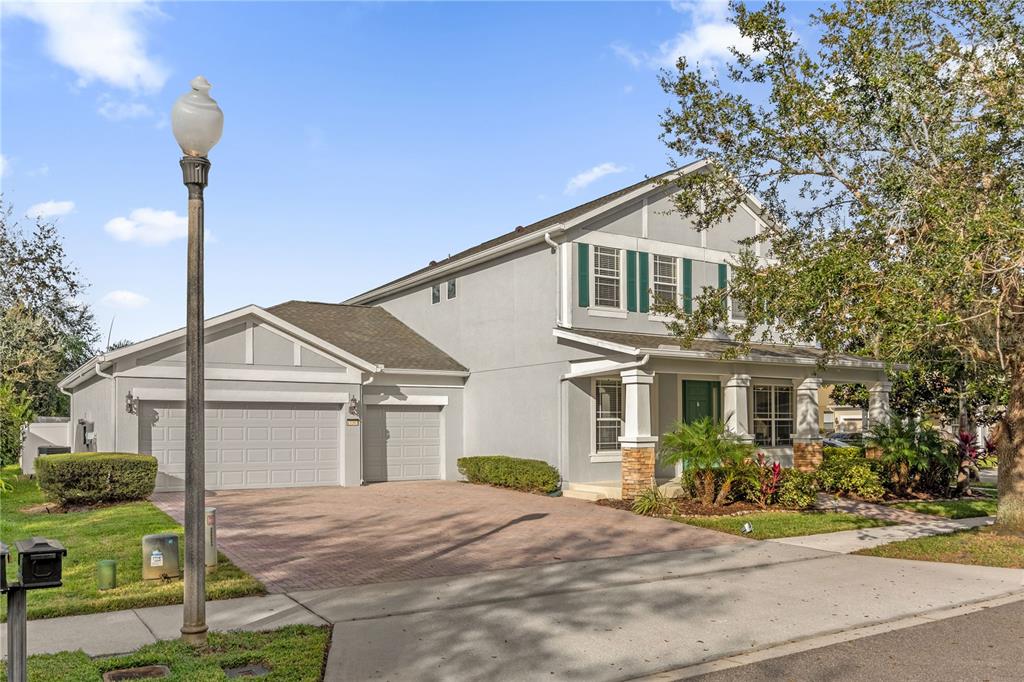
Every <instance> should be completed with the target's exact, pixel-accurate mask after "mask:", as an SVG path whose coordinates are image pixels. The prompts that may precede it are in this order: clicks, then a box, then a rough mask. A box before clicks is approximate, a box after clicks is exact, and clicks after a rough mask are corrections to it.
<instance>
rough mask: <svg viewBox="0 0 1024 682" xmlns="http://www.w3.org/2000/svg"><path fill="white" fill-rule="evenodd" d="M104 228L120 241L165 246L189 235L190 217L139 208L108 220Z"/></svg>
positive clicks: (171, 212)
mask: <svg viewBox="0 0 1024 682" xmlns="http://www.w3.org/2000/svg"><path fill="white" fill-rule="evenodd" d="M103 229H104V230H106V231H107V232H108V233H109V234H110V235H111V236H113V237H114V239H117V240H119V241H123V242H140V243H142V244H146V245H149V246H163V245H164V244H166V243H168V242H170V241H173V240H175V239H184V238H185V237H186V236H188V218H186V217H185V216H181V215H178V214H177V213H175V212H174V211H158V210H156V209H154V208H137V209H135V210H134V211H132V212H131V213H129V214H128V217H127V218H125V217H123V216H121V217H117V218H114V219H113V220H110V221H108V222H107V224H106V225H104V226H103Z"/></svg>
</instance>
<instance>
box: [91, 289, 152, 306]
mask: <svg viewBox="0 0 1024 682" xmlns="http://www.w3.org/2000/svg"><path fill="white" fill-rule="evenodd" d="M100 303H102V304H103V305H108V306H110V307H111V308H126V309H129V310H132V309H135V308H141V307H143V306H144V305H146V304H148V303H149V299H148V298H146V297H145V296H143V295H142V294H137V293H135V292H134V291H128V290H127V289H116V290H114V291H111V292H110V293H108V294H107V295H106V296H104V297H103V298H101V299H100Z"/></svg>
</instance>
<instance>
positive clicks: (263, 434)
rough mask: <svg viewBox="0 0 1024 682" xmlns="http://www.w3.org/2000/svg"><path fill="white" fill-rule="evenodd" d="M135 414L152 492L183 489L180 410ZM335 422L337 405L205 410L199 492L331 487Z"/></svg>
mask: <svg viewBox="0 0 1024 682" xmlns="http://www.w3.org/2000/svg"><path fill="white" fill-rule="evenodd" d="M140 412H141V414H140V418H139V452H145V453H150V454H152V455H153V456H155V457H156V458H157V461H158V462H159V470H160V475H159V476H158V478H157V489H158V490H182V489H184V486H185V408H184V404H183V403H180V402H148V401H147V402H143V403H142V407H141V410H140ZM340 419H341V414H340V406H339V405H330V404H324V405H316V404H296V403H280V404H278V403H209V404H208V406H207V409H206V487H207V488H209V489H211V490H217V489H225V488H277V487H295V486H313V485H337V484H338V482H339V479H338V471H339V462H340V457H341V444H340V437H341V421H340Z"/></svg>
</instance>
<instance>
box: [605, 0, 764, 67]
mask: <svg viewBox="0 0 1024 682" xmlns="http://www.w3.org/2000/svg"><path fill="white" fill-rule="evenodd" d="M672 9H674V10H675V11H677V12H679V13H681V14H685V15H687V16H688V17H689V21H690V26H689V28H688V29H687V30H685V31H683V32H682V33H679V34H677V35H675V36H674V37H673V38H671V39H669V40H666V41H665V42H663V43H661V44H660V45H658V49H657V51H656V52H654V53H653V54H649V53H647V52H637V51H635V50H633V49H632V48H631V47H630V46H628V45H625V44H622V43H615V44H613V45H612V50H613V51H614V52H615V54H616V55H618V56H619V57H620V58H622V59H623V60H624V61H626V62H627V63H628V64H630V65H631V66H633V67H638V66H640V65H645V66H648V67H650V68H653V69H662V68H667V69H671V68H673V67H674V66H675V65H676V62H677V61H679V58H680V57H686V60H687V62H689V63H690V64H699V65H700V66H701V67H702V68H705V69H714V68H715V67H716V66H717V65H719V64H721V63H723V62H725V61H727V60H729V59H730V58H731V57H732V52H731V51H730V48H731V47H737V48H739V49H740V50H742V51H744V52H748V53H750V52H753V50H754V44H753V41H751V40H750V39H749V38H745V37H743V36H741V35H740V30H739V29H738V28H736V25H735V24H733V23H732V22H731V21H729V3H728V1H727V0H703V1H701V0H673V1H672Z"/></svg>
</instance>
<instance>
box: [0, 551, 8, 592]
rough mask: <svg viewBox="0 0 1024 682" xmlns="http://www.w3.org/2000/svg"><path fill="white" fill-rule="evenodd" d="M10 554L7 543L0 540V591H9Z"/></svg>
mask: <svg viewBox="0 0 1024 682" xmlns="http://www.w3.org/2000/svg"><path fill="white" fill-rule="evenodd" d="M9 555H10V552H9V551H8V550H7V545H5V544H4V543H2V542H0V593H3V592H6V591H7V557H8V556H9Z"/></svg>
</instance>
